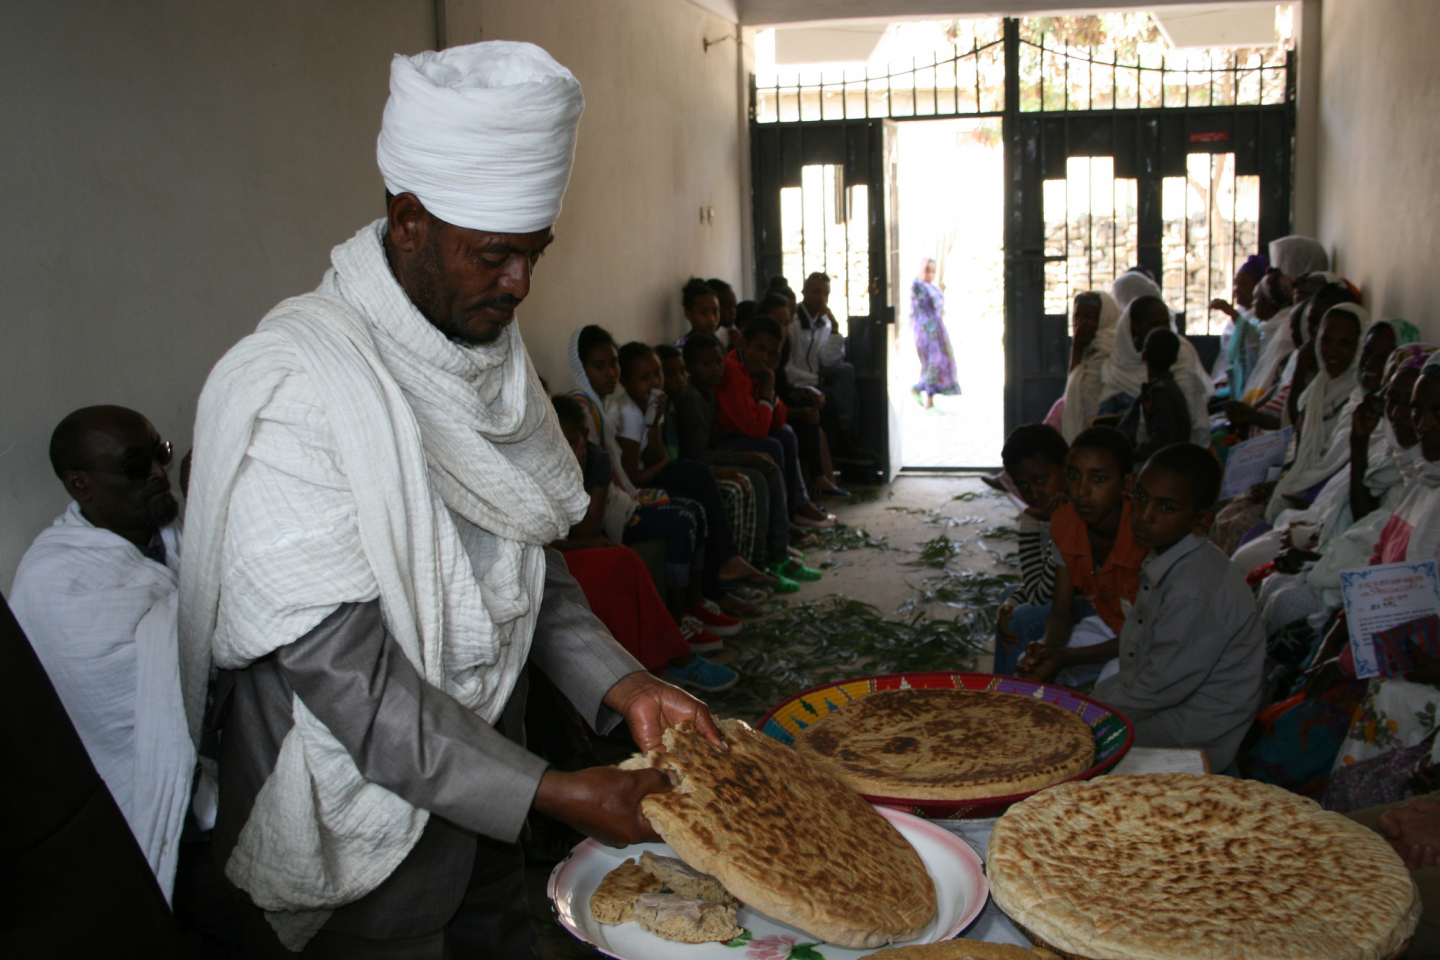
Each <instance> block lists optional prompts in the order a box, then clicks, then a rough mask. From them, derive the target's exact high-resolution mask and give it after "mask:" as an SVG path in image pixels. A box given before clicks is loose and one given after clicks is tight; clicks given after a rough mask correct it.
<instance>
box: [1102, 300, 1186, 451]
mask: <svg viewBox="0 0 1440 960" xmlns="http://www.w3.org/2000/svg"><path fill="white" fill-rule="evenodd" d="M1140 356H1141V357H1143V358H1144V360H1145V372H1146V376H1147V379H1146V381H1145V383H1144V384H1143V385H1141V387H1140V396H1139V397H1138V398H1137V399H1136V400H1135V402H1134V403H1133V404H1131V406H1130V409H1129V410H1126V411H1125V416H1124V417H1122V418H1121V419H1120V426H1119V430H1120V432H1121V433H1123V434H1125V438H1126V439H1127V440H1129V441H1130V443H1131V444H1133V445H1134V446H1135V459H1136V460H1138V461H1139V462H1141V463H1144V462H1145V461H1146V460H1148V459H1150V455H1151V454H1152V453H1154V452H1155V451H1157V450H1159V449H1160V448H1161V447H1168V446H1170V444H1172V443H1189V442H1190V405H1189V404H1188V403H1187V402H1186V400H1185V394H1184V392H1183V391H1182V390H1181V389H1180V385H1179V384H1178V383H1176V382H1175V372H1174V371H1173V370H1172V369H1171V367H1173V366H1175V360H1176V358H1178V357H1179V356H1180V337H1179V336H1177V335H1176V333H1175V331H1174V330H1171V329H1170V328H1169V327H1158V328H1156V329H1154V330H1151V331H1150V332H1149V333H1148V334H1146V336H1145V346H1144V347H1143V348H1142V349H1141V351H1140ZM1141 427H1143V428H1144V434H1143V438H1142V437H1141Z"/></svg>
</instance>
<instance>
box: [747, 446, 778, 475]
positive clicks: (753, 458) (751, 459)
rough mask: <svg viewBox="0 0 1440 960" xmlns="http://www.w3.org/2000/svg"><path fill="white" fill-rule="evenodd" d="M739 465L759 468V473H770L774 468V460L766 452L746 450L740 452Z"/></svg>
mask: <svg viewBox="0 0 1440 960" xmlns="http://www.w3.org/2000/svg"><path fill="white" fill-rule="evenodd" d="M740 466H742V467H749V468H750V469H751V470H759V471H760V472H761V473H770V472H772V471H773V470H774V469H775V460H774V459H773V458H772V457H771V456H770V454H768V453H761V452H760V451H758V450H746V451H745V452H743V453H741V454H740Z"/></svg>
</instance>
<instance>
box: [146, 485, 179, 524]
mask: <svg viewBox="0 0 1440 960" xmlns="http://www.w3.org/2000/svg"><path fill="white" fill-rule="evenodd" d="M178 516H180V503H179V501H177V500H176V499H175V494H173V493H171V492H170V490H169V489H168V488H167V489H166V490H165V492H164V494H163V495H162V494H160V493H155V494H152V495H150V496H148V497H146V498H145V519H146V521H147V522H148V523H150V524H151V525H152V526H155V527H168V526H169V525H170V524H172V523H174V522H175V518H176V517H178Z"/></svg>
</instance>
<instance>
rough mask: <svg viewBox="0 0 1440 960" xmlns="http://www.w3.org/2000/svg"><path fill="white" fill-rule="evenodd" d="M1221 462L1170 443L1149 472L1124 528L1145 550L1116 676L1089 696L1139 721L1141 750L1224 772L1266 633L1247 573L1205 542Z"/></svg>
mask: <svg viewBox="0 0 1440 960" xmlns="http://www.w3.org/2000/svg"><path fill="white" fill-rule="evenodd" d="M1220 477H1221V469H1220V464H1219V463H1218V462H1217V461H1216V460H1215V458H1214V457H1213V456H1212V455H1211V454H1210V453H1209V452H1208V451H1206V450H1205V449H1203V448H1201V447H1199V446H1196V445H1195V444H1192V443H1177V444H1173V445H1171V446H1168V447H1166V448H1165V449H1163V450H1161V451H1159V452H1158V453H1156V454H1155V455H1154V456H1152V457H1151V458H1150V460H1149V461H1148V462H1147V463H1146V464H1145V467H1144V469H1143V470H1141V472H1140V476H1139V478H1137V479H1136V481H1135V484H1134V491H1133V492H1132V493H1131V506H1130V517H1129V521H1130V525H1131V527H1132V530H1133V535H1134V539H1135V542H1136V543H1137V544H1139V545H1140V547H1141V548H1143V549H1144V550H1146V551H1147V553H1146V555H1145V560H1144V563H1143V565H1142V566H1141V569H1140V594H1139V597H1138V598H1137V599H1136V600H1135V605H1134V607H1133V608H1132V609H1131V611H1130V616H1129V617H1128V618H1127V620H1126V621H1125V625H1124V628H1123V629H1122V631H1121V633H1120V667H1119V671H1118V672H1117V673H1116V674H1115V675H1114V676H1111V677H1108V678H1105V679H1103V680H1101V681H1100V682H1099V683H1097V684H1096V685H1095V690H1094V696H1095V698H1096V699H1097V700H1100V701H1101V702H1102V703H1107V704H1109V705H1110V706H1113V707H1114V708H1115V709H1117V710H1119V711H1120V712H1121V713H1123V714H1125V716H1127V717H1129V718H1130V720H1131V721H1132V722H1133V723H1134V724H1135V744H1136V746H1141V747H1190V748H1199V749H1202V750H1205V751H1207V752H1208V753H1209V755H1210V767H1211V769H1213V770H1216V771H1222V770H1225V769H1226V768H1227V767H1229V766H1230V765H1231V764H1232V763H1233V762H1234V760H1235V755H1236V753H1237V751H1238V750H1239V749H1240V742H1241V741H1242V740H1243V739H1244V738H1245V733H1246V731H1247V730H1248V729H1249V728H1250V721H1252V720H1253V719H1255V713H1256V711H1257V710H1259V709H1260V706H1261V701H1262V699H1263V694H1262V685H1263V682H1264V672H1265V636H1264V631H1263V630H1261V628H1260V614H1259V611H1258V610H1257V609H1256V606H1255V598H1254V596H1253V595H1252V594H1251V592H1250V588H1249V587H1248V586H1247V585H1246V583H1245V578H1244V576H1242V575H1241V573H1240V572H1239V571H1238V570H1236V569H1235V567H1234V566H1233V565H1232V564H1231V563H1230V560H1229V558H1227V557H1226V556H1225V554H1223V553H1222V552H1220V550H1219V548H1217V547H1216V546H1215V545H1214V544H1212V543H1211V542H1210V541H1209V540H1208V539H1206V534H1207V533H1208V532H1209V529H1210V524H1211V523H1212V522H1213V521H1214V519H1215V510H1214V507H1215V499H1216V497H1217V496H1218V495H1219V493H1220Z"/></svg>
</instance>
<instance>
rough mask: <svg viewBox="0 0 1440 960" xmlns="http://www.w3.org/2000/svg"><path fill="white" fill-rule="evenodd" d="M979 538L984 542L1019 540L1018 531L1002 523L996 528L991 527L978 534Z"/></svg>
mask: <svg viewBox="0 0 1440 960" xmlns="http://www.w3.org/2000/svg"><path fill="white" fill-rule="evenodd" d="M980 536H982V537H984V538H985V539H986V540H1018V539H1019V538H1020V531H1019V530H1017V529H1015V528H1014V527H1012V526H1010V524H1008V523H1002V524H1000V525H999V526H998V527H991V528H990V529H989V530H986V531H985V532H984V533H982V534H980Z"/></svg>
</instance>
